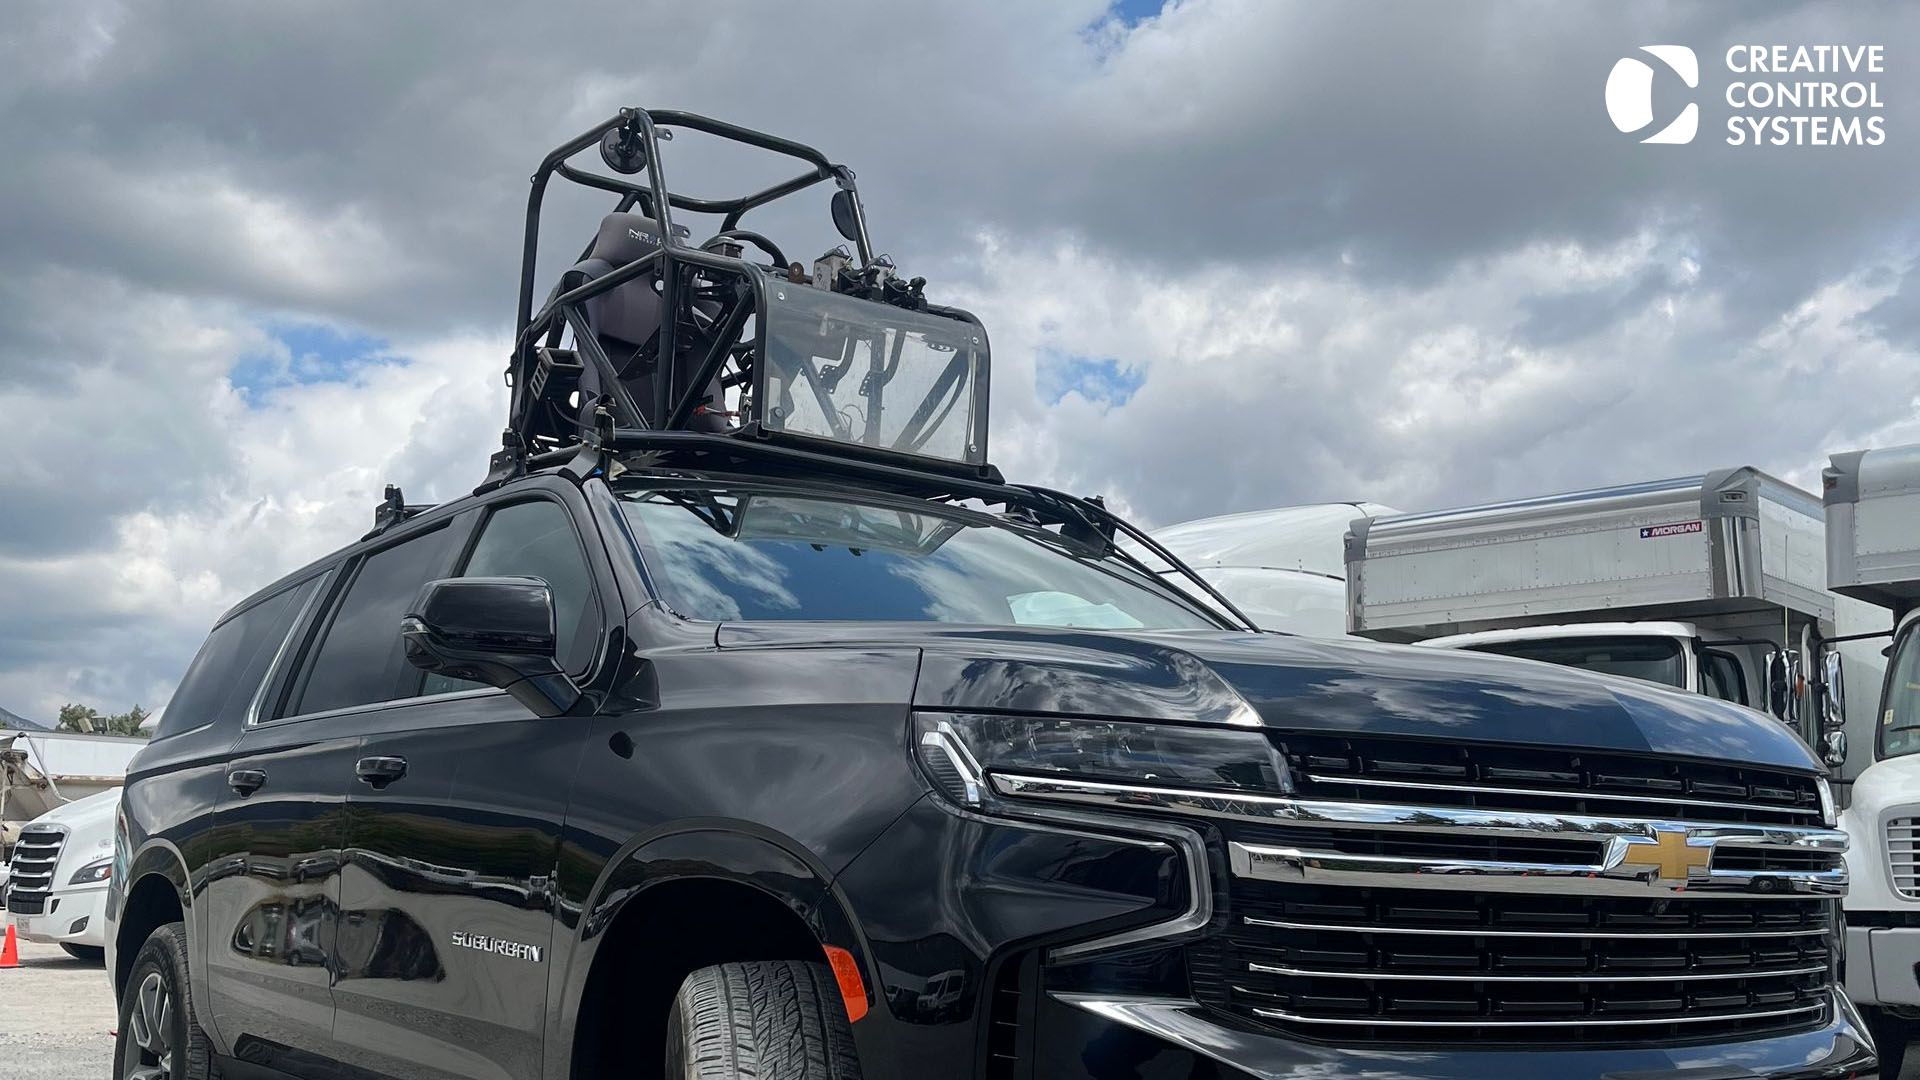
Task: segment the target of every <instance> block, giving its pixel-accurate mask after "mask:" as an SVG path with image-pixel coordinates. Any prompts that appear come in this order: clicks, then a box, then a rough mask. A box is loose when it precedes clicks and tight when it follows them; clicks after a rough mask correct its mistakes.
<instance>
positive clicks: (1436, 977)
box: [1247, 960, 1826, 983]
mask: <svg viewBox="0 0 1920 1080" xmlns="http://www.w3.org/2000/svg"><path fill="white" fill-rule="evenodd" d="M1247 970H1249V971H1253V972H1257V973H1259V974H1262V975H1286V976H1290V977H1294V978H1312V979H1379V980H1385V981H1388V982H1465V983H1475V982H1496V983H1497V982H1510V983H1534V982H1546V983H1595V982H1607V983H1623V982H1644V983H1664V982H1705V981H1708V980H1723V981H1724V980H1727V979H1762V978H1770V977H1775V976H1786V975H1813V974H1817V973H1819V972H1822V971H1825V970H1826V968H1825V967H1823V966H1820V965H1814V966H1811V967H1796V968H1786V969H1781V970H1773V969H1762V970H1746V971H1717V972H1690V973H1686V974H1680V975H1608V974H1604V973H1601V972H1588V973H1583V974H1579V975H1553V974H1547V973H1544V972H1543V973H1540V974H1532V975H1500V974H1495V973H1491V972H1471V973H1466V974H1450V973H1427V972H1412V973H1401V972H1387V971H1322V970H1318V969H1305V968H1295V967H1288V966H1286V965H1283V964H1262V963H1260V962H1259V961H1257V960H1255V961H1249V962H1248V964H1247Z"/></svg>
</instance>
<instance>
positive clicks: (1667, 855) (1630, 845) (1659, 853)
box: [1620, 829, 1713, 882]
mask: <svg viewBox="0 0 1920 1080" xmlns="http://www.w3.org/2000/svg"><path fill="white" fill-rule="evenodd" d="M1712 861H1713V849H1712V848H1710V847H1696V846H1694V845H1692V844H1689V843H1687V834H1686V833H1683V832H1674V831H1670V830H1667V829H1660V830H1656V831H1655V832H1654V834H1653V839H1652V840H1651V841H1647V840H1641V839H1639V838H1638V837H1635V838H1632V839H1630V840H1628V842H1627V852H1626V854H1625V855H1623V856H1621V858H1620V865H1621V866H1650V867H1652V868H1653V871H1654V874H1653V879H1654V880H1655V881H1657V882H1658V881H1675V882H1684V881H1686V880H1687V879H1688V878H1690V877H1692V876H1693V869H1694V867H1696V866H1697V867H1699V868H1700V869H1702V870H1704V869H1706V868H1707V864H1709V863H1710V862H1712Z"/></svg>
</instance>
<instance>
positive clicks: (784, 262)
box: [481, 108, 998, 489]
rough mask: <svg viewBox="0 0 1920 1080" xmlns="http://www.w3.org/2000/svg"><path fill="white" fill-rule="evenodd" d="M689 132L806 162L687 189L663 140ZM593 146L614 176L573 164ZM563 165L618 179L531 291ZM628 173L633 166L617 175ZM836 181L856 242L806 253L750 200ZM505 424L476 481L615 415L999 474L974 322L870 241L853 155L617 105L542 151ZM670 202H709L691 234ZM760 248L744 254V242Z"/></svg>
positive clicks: (983, 358)
mask: <svg viewBox="0 0 1920 1080" xmlns="http://www.w3.org/2000/svg"><path fill="white" fill-rule="evenodd" d="M675 131H682V132H698V133H702V134H705V135H709V136H713V137H717V138H719V139H723V140H726V141H729V142H732V143H736V144H740V145H744V146H747V147H751V148H754V149H759V150H763V151H766V152H768V153H770V154H773V155H777V156H780V157H785V158H791V159H795V160H797V161H799V162H800V163H801V164H802V166H803V168H802V170H801V171H800V172H799V173H797V174H796V175H794V176H793V177H791V178H790V179H788V180H785V181H783V182H781V183H778V184H775V185H773V186H771V187H768V188H765V189H763V190H760V191H754V192H750V193H748V194H744V195H735V196H727V197H719V198H713V197H704V196H693V195H689V194H687V193H685V192H681V191H675V190H673V189H671V188H670V187H669V186H668V183H667V179H666V176H665V173H664V171H663V169H662V162H661V149H662V144H664V143H667V142H670V141H671V140H672V138H673V134H674V132H675ZM594 146H598V148H599V151H600V158H601V161H602V162H603V163H604V164H605V165H606V166H607V168H608V169H610V170H612V172H613V173H614V174H617V175H607V174H604V173H600V172H597V171H589V170H587V169H585V168H582V167H580V166H579V165H577V164H575V163H574V162H573V160H572V159H573V158H575V157H576V156H578V155H581V154H583V153H584V152H585V151H586V150H587V149H588V148H590V147H594ZM555 176H558V177H560V178H562V179H564V180H568V181H571V182H573V183H575V184H579V185H581V186H584V187H587V188H591V189H595V190H599V191H605V192H609V193H612V194H614V195H615V196H616V201H615V203H614V206H613V210H612V212H611V213H609V214H608V215H607V216H606V217H605V218H604V219H603V220H602V222H601V225H600V229H599V231H598V232H597V234H596V235H595V236H594V238H593V239H592V241H590V242H589V243H588V244H587V245H586V247H585V248H584V249H583V250H582V252H581V255H580V258H579V260H578V261H577V262H576V263H575V265H574V266H573V267H572V268H570V269H569V270H567V271H566V272H565V273H563V274H562V275H561V277H560V280H559V282H558V283H556V285H555V286H554V287H553V289H552V291H551V292H550V293H549V294H548V297H547V299H546V301H545V302H544V303H543V304H541V305H540V306H539V307H538V308H537V309H536V308H535V306H534V296H535V276H536V257H537V254H538V246H539V235H540V215H541V208H542V204H543V201H544V198H545V194H546V190H547V186H548V183H549V182H550V181H551V180H552V179H553V178H554V177H555ZM626 177H632V179H626ZM829 181H830V182H831V183H832V184H833V186H834V189H835V190H834V193H833V196H832V198H831V200H830V202H829V212H830V217H831V219H832V221H833V224H834V226H835V228H836V230H837V231H838V232H839V234H840V235H841V236H842V237H844V238H845V239H846V240H847V241H848V242H850V243H852V244H853V245H854V250H853V251H851V252H850V251H848V250H847V249H846V248H844V247H840V248H836V249H834V250H833V251H829V252H827V253H826V254H824V255H822V256H821V257H820V258H819V259H817V260H815V262H814V264H813V266H812V268H811V270H809V269H808V268H807V267H805V266H803V265H802V264H801V263H799V262H792V261H789V260H788V258H787V256H786V253H785V252H784V251H782V250H781V249H780V247H779V246H778V245H777V244H776V243H775V242H774V241H772V240H771V239H769V238H767V237H766V236H763V235H762V234H760V233H758V232H754V231H752V230H749V229H744V228H741V227H740V221H741V218H742V216H743V215H745V214H746V213H748V212H749V211H752V210H754V209H756V208H759V207H761V206H765V205H766V204H768V203H771V202H774V201H776V200H778V199H783V198H787V197H789V196H792V195H794V194H796V193H798V192H801V191H804V190H806V189H808V188H811V187H813V186H814V185H817V184H821V183H825V182H829ZM532 185H533V188H532V192H531V193H530V195H529V197H528V203H527V221H526V236H525V242H524V247H523V251H522V261H521V269H520V295H519V311H518V318H517V320H516V334H515V338H514V349H513V355H512V359H511V361H510V364H509V367H508V370H507V381H508V383H509V385H510V386H511V387H512V390H513V395H512V404H511V406H510V409H509V414H508V423H507V427H506V430H505V432H504V433H503V435H502V439H501V450H500V452H499V453H497V454H495V455H494V457H493V459H492V461H491V463H490V467H489V472H488V476H487V479H486V481H485V483H483V484H482V485H481V487H482V489H485V488H488V487H493V486H497V485H499V484H501V483H504V482H506V481H508V480H510V479H512V478H514V477H515V476H518V475H521V474H523V473H524V472H525V471H526V470H527V468H528V465H529V462H530V461H531V460H532V459H534V458H536V457H540V456H541V455H543V454H547V453H551V452H553V451H557V450H564V449H567V448H569V447H576V446H580V445H589V444H604V443H605V442H606V441H607V438H608V434H607V433H609V432H612V431H615V430H618V431H621V432H627V431H649V432H654V433H671V432H680V433H697V434H707V435H718V436H723V437H726V438H730V439H737V440H741V441H758V442H766V443H772V444H776V445H783V446H788V447H796V448H797V447H808V448H811V449H813V450H815V451H818V452H821V453H825V454H831V455H846V456H848V457H855V458H860V459H863V460H868V461H874V462H887V463H891V464H893V465H895V466H897V467H899V468H903V469H910V470H923V471H931V472H935V473H939V474H943V475H959V474H965V475H969V476H972V477H974V478H976V479H980V480H983V481H987V482H996V481H997V480H998V474H997V473H996V472H994V470H993V468H992V466H990V465H988V464H987V459H986V433H987V429H986V424H987V392H988V377H989V352H988V342H987V335H986V330H985V328H984V327H983V326H982V325H981V324H980V321H979V320H978V319H976V318H975V317H974V316H972V315H971V314H969V313H967V312H965V311H963V310H960V309H958V308H951V307H944V306H940V305H937V304H933V303H930V302H929V301H928V300H927V299H926V296H925V285H926V282H925V279H923V278H917V277H916V278H912V279H903V278H901V276H900V275H899V274H898V273H896V272H895V269H894V266H893V263H892V261H891V260H890V259H888V258H887V257H886V256H884V255H879V256H876V255H875V254H874V252H873V244H872V241H871V239H870V237H869V235H868V230H867V222H866V215H865V211H864V210H863V209H862V207H861V203H860V196H859V192H858V189H857V187H856V186H855V183H854V175H853V170H851V169H849V168H847V167H846V166H844V165H838V164H835V163H833V162H831V161H829V160H828V159H827V157H826V156H825V155H823V154H822V153H820V151H818V150H815V149H814V148H812V147H810V146H806V145H804V144H801V143H797V142H793V141H791V140H788V139H783V138H780V137H778V136H775V135H770V134H767V133H764V132H759V131H754V130H752V129H749V128H744V127H740V126H738V125H735V124H729V123H726V122H724V121H720V120H714V119H711V118H708V117H704V116H698V115H695V114H693V113H685V112H677V111H666V110H646V109H640V108H624V109H621V110H620V111H619V112H618V113H616V114H615V115H614V116H612V117H610V118H609V119H607V120H605V121H603V122H602V123H600V124H597V125H595V126H594V127H592V128H590V129H589V130H587V131H585V132H583V133H581V134H580V135H578V136H576V137H575V138H573V139H571V140H569V141H567V142H566V143H563V144H562V145H561V146H559V147H557V148H556V149H554V150H553V151H552V152H551V153H549V154H548V155H547V156H546V158H545V159H544V160H543V161H542V162H541V163H540V167H539V168H538V170H536V171H535V172H534V174H533V177H532ZM676 211H680V212H682V213H684V214H688V215H708V216H717V217H719V219H720V220H719V222H718V229H717V230H716V231H715V232H714V234H713V235H712V236H711V237H710V238H709V239H707V240H705V241H702V242H701V243H699V244H697V245H696V244H693V243H691V242H690V238H691V235H692V234H691V232H690V231H689V229H688V228H687V227H686V226H684V225H682V224H680V223H679V222H678V221H676V220H675V219H676ZM749 247H751V248H755V249H758V251H759V252H761V253H763V254H764V256H765V258H764V259H762V258H749V257H747V253H746V252H747V248H749Z"/></svg>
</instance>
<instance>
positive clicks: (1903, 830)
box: [1887, 817, 1920, 900]
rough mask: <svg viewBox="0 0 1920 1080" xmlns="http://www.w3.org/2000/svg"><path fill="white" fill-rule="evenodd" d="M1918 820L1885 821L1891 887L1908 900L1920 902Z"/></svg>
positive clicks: (1904, 818)
mask: <svg viewBox="0 0 1920 1080" xmlns="http://www.w3.org/2000/svg"><path fill="white" fill-rule="evenodd" d="M1916 848H1920V818H1910V817H1903V818H1889V819H1888V820H1887V871H1888V872H1889V873H1891V874H1892V875H1893V887H1894V889H1895V891H1897V892H1899V894H1900V895H1901V896H1904V897H1906V898H1907V899H1909V900H1920V854H1916V851H1915V849H1916Z"/></svg>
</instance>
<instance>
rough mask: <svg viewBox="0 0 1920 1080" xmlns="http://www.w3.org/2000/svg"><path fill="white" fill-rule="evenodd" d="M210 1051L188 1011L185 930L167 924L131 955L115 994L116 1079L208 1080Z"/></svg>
mask: <svg viewBox="0 0 1920 1080" xmlns="http://www.w3.org/2000/svg"><path fill="white" fill-rule="evenodd" d="M210 1054H211V1051H210V1049H209V1048H208V1046H207V1036H206V1033H205V1032H203V1031H201V1030H200V1024H199V1022H198V1021H196V1020H195V1019H194V1015H193V996H192V991H191V990H190V989H189V987H188V983H187V929H186V927H185V926H183V925H181V924H180V923H177V922H175V923H168V924H166V925H165V926H162V927H159V928H158V929H156V930H154V932H153V933H152V934H149V935H148V936H147V940H146V944H144V945H142V946H140V951H139V952H138V953H136V954H135V955H134V958H133V970H132V971H131V972H130V973H128V975H127V985H126V988H125V989H124V990H122V991H121V994H120V1037H119V1040H118V1041H117V1042H115V1043H114V1047H113V1075H114V1076H115V1077H117V1078H118V1080H207V1076H208V1074H209V1072H210V1069H209V1061H210Z"/></svg>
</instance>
